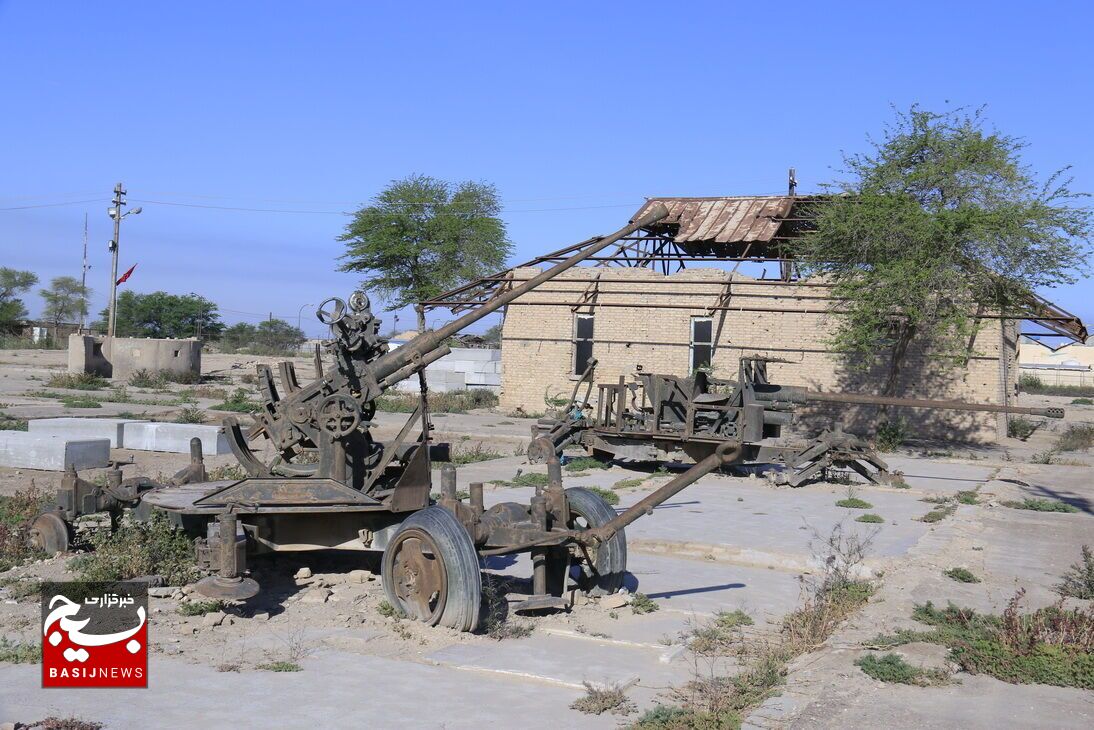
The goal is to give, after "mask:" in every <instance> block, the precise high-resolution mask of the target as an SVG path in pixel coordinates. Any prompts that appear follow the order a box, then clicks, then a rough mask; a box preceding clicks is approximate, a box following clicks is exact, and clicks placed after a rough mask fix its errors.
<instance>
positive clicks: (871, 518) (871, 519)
mask: <svg viewBox="0 0 1094 730" xmlns="http://www.w3.org/2000/svg"><path fill="white" fill-rule="evenodd" d="M884 521H885V518H884V517H882V516H881V515H875V514H872V513H869V512H868V513H866V514H864V515H859V516H858V517H856V518H855V522H865V523H867V524H871V525H880V524H881V523H882V522H884Z"/></svg>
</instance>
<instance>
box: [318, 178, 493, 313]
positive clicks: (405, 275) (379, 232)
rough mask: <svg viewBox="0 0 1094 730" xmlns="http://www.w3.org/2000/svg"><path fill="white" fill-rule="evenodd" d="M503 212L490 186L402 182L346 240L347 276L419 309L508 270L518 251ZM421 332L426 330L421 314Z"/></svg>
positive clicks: (365, 211)
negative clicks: (507, 262)
mask: <svg viewBox="0 0 1094 730" xmlns="http://www.w3.org/2000/svg"><path fill="white" fill-rule="evenodd" d="M500 211H501V203H500V201H499V200H498V193H497V190H496V188H495V187H494V186H493V185H490V184H488V183H481V182H472V181H467V182H461V183H457V184H452V183H448V182H445V181H444V180H438V179H436V178H432V177H427V176H425V175H411V176H410V177H408V178H405V179H403V180H395V181H393V182H392V183H391V184H389V185H388V187H387V188H386V189H385V190H384V191H383V192H381V193H380V194H379V195H378V196H377V197H376V199H375V200H374V201H373V202H372V204H371V205H366V206H364V207H362V208H361V209H360V210H358V211H357V212H356V213H354V215H353V220H352V221H350V223H349V224H348V225H347V226H346V232H345V233H344V234H342V235H341V236H339V238H338V240H339V241H342V242H344V243H345V244H346V252H345V254H343V255H342V256H341V257H340V260H342V261H344V263H343V264H342V265H341V267H340V270H341V271H354V272H364V273H367V274H368V277H369V278H367V279H365V280H364V281H363V282H362V283H361V288H362V289H363V290H365V291H373V292H376V293H377V294H379V295H380V296H381V297H383V298H384V299H386V300H388V302H389V304H390V306H391V308H392V309H396V308H398V307H403V306H406V305H408V304H416V303H418V302H420V301H423V300H425V299H428V298H429V297H432V296H436V295H437V294H440V293H442V292H444V291H447V290H448V289H451V288H453V287H455V286H458V285H460V284H462V283H464V282H467V281H470V280H472V279H475V278H477V277H479V276H485V275H486V274H488V273H490V272H492V271H497V270H498V269H500V268H502V267H503V266H504V264H505V260H506V258H508V256H509V252H510V250H511V248H512V244H511V243H510V242H509V239H508V237H507V236H506V232H505V223H504V222H502V220H501V219H500V218H499V217H498V213H499V212H500ZM418 331H419V332H424V331H425V313H424V312H423V311H421V309H419V310H418Z"/></svg>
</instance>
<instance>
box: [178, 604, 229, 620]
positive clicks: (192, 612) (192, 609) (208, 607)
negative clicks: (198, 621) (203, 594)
mask: <svg viewBox="0 0 1094 730" xmlns="http://www.w3.org/2000/svg"><path fill="white" fill-rule="evenodd" d="M227 605H228V604H227V603H225V602H224V601H186V602H183V603H180V604H179V607H178V613H179V615H181V616H204V615H205V614H207V613H215V612H217V611H223V610H224V607H225V606H227Z"/></svg>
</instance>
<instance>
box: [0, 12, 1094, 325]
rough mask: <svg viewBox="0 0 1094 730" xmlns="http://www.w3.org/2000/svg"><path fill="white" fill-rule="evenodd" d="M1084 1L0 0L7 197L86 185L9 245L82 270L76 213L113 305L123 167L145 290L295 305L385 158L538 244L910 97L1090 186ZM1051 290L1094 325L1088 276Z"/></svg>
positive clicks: (811, 149)
mask: <svg viewBox="0 0 1094 730" xmlns="http://www.w3.org/2000/svg"><path fill="white" fill-rule="evenodd" d="M1091 7H1092V6H1091V4H1090V3H1079V2H1075V3H1054V2H1041V3H1036V4H1032V3H1006V2H991V3H986V2H985V3H955V2H952V1H951V2H946V3H933V2H916V3H900V4H895V3H842V4H836V3H795V2H790V3H783V4H780V5H770V4H762V3H751V4H748V5H744V4H737V3H726V2H720V3H674V4H665V3H640V2H629V3H603V4H593V3H559V2H553V3H541V4H538V5H535V6H533V5H532V4H530V3H500V2H497V3H494V2H490V3H487V2H483V3H408V2H402V3H364V2H356V3H336V2H322V3H312V4H301V3H285V2H280V3H279V2H270V3H224V2H218V3H211V2H186V3H173V4H167V3H125V2H116V3H110V4H105V5H104V4H102V3H77V2H49V3H43V2H31V1H29V0H26V1H23V2H11V1H10V0H0V75H2V77H3V84H2V86H0V99H2V104H3V110H2V111H3V113H0V139H2V140H3V142H2V143H0V170H3V174H2V175H0V208H12V207H21V206H31V205H43V204H52V203H59V202H60V203H68V202H70V201H85V200H92V201H94V202H88V203H75V204H68V205H61V206H54V207H35V208H29V209H24V210H3V211H0V265H4V266H13V267H16V268H20V269H30V270H33V271H35V272H37V273H38V274H39V276H40V277H41V279H42V280H43V282H44V281H48V279H50V278H51V277H53V276H58V275H65V274H69V275H74V276H78V275H79V266H80V254H81V235H82V230H83V220H84V213H85V211H86V212H88V213H89V214H90V223H89V227H90V258H91V264H92V267H93V268H92V270H91V272H90V274H89V277H90V279H89V283H90V284H91V286H92V287H93V288H94V289H95V294H94V309H95V311H98V309H100V308H101V307H102V306H103V305H104V304H105V301H106V294H107V289H108V286H109V254H108V252H107V250H106V242H107V240H108V239H109V238H110V233H111V231H110V226H111V222H110V220H109V218H107V216H106V212H105V209H106V207H107V205H106V201H107V200H108V198H109V195H110V190H111V188H112V187H113V185H114V183H115V182H117V181H119V180H120V181H124V182H125V184H126V187H127V188H128V190H129V195H130V199H131V201H133V203H132V204H133V205H143V206H144V213H143V214H142V215H140V216H137V217H130V218H129V219H127V220H126V222H125V223H124V224H123V225H124V228H123V232H122V252H123V258H122V267H123V270H124V268H127V267H128V266H129V265H131V264H133V263H139V266H138V268H137V271H136V273H135V274H134V276H133V278H132V279H131V280H130V283H131V285H132V288H133V289H134V290H136V291H153V290H156V289H164V290H167V291H171V292H179V293H184V292H189V291H195V292H198V293H201V294H203V295H206V296H208V297H209V298H211V299H213V300H215V301H216V302H218V303H219V304H220V306H221V308H222V310H223V314H224V318H225V319H226V320H227V321H229V322H234V321H240V320H243V321H252V322H254V321H258V320H259V319H261V318H263V317H264V316H266V315H267V314H268V313H273V314H274V315H275V316H281V317H283V318H285V319H289V320H295V318H296V314H297V312H298V311H299V310H300V308H301V307H302V306H303V305H305V304H314V303H316V302H318V301H320V300H321V299H324V298H326V297H328V296H333V295H339V296H343V297H344V296H346V295H347V294H348V293H349V291H350V290H351V289H352V288H353V286H354V284H355V283H356V282H357V277H356V276H351V275H348V274H341V273H337V272H335V271H334V269H335V258H336V257H337V256H338V255H339V253H340V252H341V244H339V243H337V242H336V241H335V237H336V236H337V235H338V234H339V233H340V232H341V230H342V228H343V226H344V225H345V222H346V219H345V216H344V215H342V212H343V211H347V210H352V209H353V208H355V207H357V206H358V205H359V204H361V203H363V202H366V201H367V200H368V199H369V198H371V197H372V196H373V195H374V194H375V193H376V192H377V191H378V190H380V189H381V188H382V187H383V186H384V185H385V184H386V183H387V182H388V181H389V180H391V179H393V178H399V177H403V176H405V175H407V174H409V173H423V174H429V175H433V176H437V177H441V178H446V179H451V180H460V179H476V180H487V181H491V182H493V183H495V184H496V185H497V186H498V188H499V190H500V192H501V195H502V197H503V199H504V201H505V204H506V206H505V211H504V213H503V217H504V218H505V220H506V222H507V223H508V225H509V232H510V237H511V238H512V239H513V241H514V242H515V244H516V253H515V256H514V258H515V260H524V259H526V258H530V257H531V256H533V255H535V254H537V253H539V252H543V251H547V250H551V249H554V248H559V247H561V246H563V245H566V244H569V243H573V242H576V241H578V240H582V239H584V238H587V237H588V236H590V235H593V234H596V233H606V232H610V231H612V230H615V229H616V228H618V227H620V226H622V225H624V224H625V223H626V221H627V220H628V218H629V216H630V214H631V213H632V212H634V210H636V209H637V207H638V206H639V205H640V203H641V201H642V199H643V198H644V197H645V196H650V195H732V194H760V193H780V192H782V191H783V190H784V189H785V184H786V183H785V179H786V169H787V168H788V167H790V166H795V167H796V168H797V170H798V177H799V180H800V182H801V186H800V188H799V189H800V191H801V192H810V191H814V190H816V189H817V186H818V185H819V184H820V183H822V182H824V181H825V180H828V179H830V178H831V177H832V176H833V174H834V168H836V167H838V164H839V160H840V151H841V150H848V151H855V150H861V149H863V148H864V147H865V144H866V142H865V138H866V135H867V134H868V133H870V132H876V131H878V130H880V128H881V126H882V124H883V123H884V122H885V121H886V120H888V119H889V118H891V110H890V105H891V104H892V105H896V106H898V107H907V106H908V105H909V104H911V103H913V102H919V103H921V104H924V105H926V106H928V107H932V108H938V109H941V108H944V106H945V105H946V104H947V103H948V104H950V105H961V104H967V105H979V104H987V105H988V116H989V118H990V119H991V121H992V122H993V123H994V124H995V125H996V126H997V127H998V128H1000V129H1001V130H1002V131H1004V132H1007V133H1009V134H1013V135H1018V136H1021V137H1024V138H1026V140H1027V141H1028V142H1029V144H1030V148H1029V150H1028V151H1027V154H1026V160H1027V162H1029V163H1030V164H1031V165H1032V166H1033V167H1034V169H1036V170H1039V171H1043V172H1046V173H1047V172H1050V171H1052V170H1054V169H1056V168H1058V167H1060V166H1063V165H1067V164H1070V165H1073V166H1074V170H1073V172H1074V175H1075V178H1076V187H1077V188H1078V189H1081V190H1094V146H1092V144H1091V139H1092V138H1094V134H1092V132H1094V124H1092V121H1091V120H1092V118H1094V94H1091V92H1090V89H1091V76H1092V75H1094V50H1092V48H1094V44H1091V43H1090V41H1089V36H1088V32H1089V29H1090V27H1091V25H1092V23H1094V10H1092V9H1091ZM146 201H149V202H146ZM150 201H158V202H150ZM164 203H173V204H174V205H165V204H164ZM179 204H186V206H219V207H225V208H258V209H273V210H279V211H291V212H253V211H243V210H220V209H218V208H215V207H186V206H183V205H179ZM303 211H312V212H303ZM1046 294H1047V295H1048V296H1049V297H1050V298H1051V299H1053V300H1054V301H1056V302H1058V303H1059V304H1061V305H1062V306H1064V307H1066V308H1069V309H1071V310H1073V311H1075V312H1077V313H1079V314H1080V315H1082V316H1083V317H1084V319H1086V320H1088V321H1092V320H1094V297H1091V286H1090V283H1089V282H1088V281H1084V282H1080V283H1079V284H1077V285H1075V286H1071V287H1066V288H1060V289H1056V290H1052V291H1049V292H1046ZM26 301H27V304H28V306H29V308H30V309H31V310H32V313H37V312H38V310H39V309H40V307H41V300H40V298H39V297H38V296H37V295H36V294H34V295H31V296H29V297H27V298H26ZM309 309H310V307H306V308H305V309H304V318H303V323H304V325H305V329H306V330H307V331H308V332H309V333H310V334H318V333H319V332H320V331H321V329H322V328H321V327H320V326H319V325H318V323H317V322H315V320H314V319H313V318H312V317H311V316H310V315H309V314H308V311H309ZM444 316H446V315H445V313H443V312H437V313H434V315H432V317H436V318H442V317H444ZM384 317H385V319H386V320H387V323H390V318H391V315H390V314H388V315H384ZM404 323H405V324H407V325H410V324H411V323H412V318H411V316H410V314H409V312H404V313H402V315H401V316H400V324H404ZM385 327H386V325H385Z"/></svg>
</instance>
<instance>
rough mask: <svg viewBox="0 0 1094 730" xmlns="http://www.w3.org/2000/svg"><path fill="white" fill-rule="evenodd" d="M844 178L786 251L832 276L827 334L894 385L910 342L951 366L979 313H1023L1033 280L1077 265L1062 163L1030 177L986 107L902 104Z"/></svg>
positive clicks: (1079, 257)
mask: <svg viewBox="0 0 1094 730" xmlns="http://www.w3.org/2000/svg"><path fill="white" fill-rule="evenodd" d="M872 145H873V150H872V151H871V152H868V153H865V154H851V155H847V154H845V155H844V164H845V167H846V169H845V170H844V173H845V174H847V175H848V179H846V180H844V181H840V182H836V183H833V184H831V185H830V186H828V192H829V193H831V195H828V196H822V197H821V198H819V199H818V200H817V201H816V202H815V203H814V204H812V206H811V211H812V214H813V215H814V216H815V225H816V230H815V231H814V232H812V233H810V234H808V235H806V236H804V237H803V238H802V239H800V241H799V242H798V243H796V244H795V245H796V248H795V249H794V253H795V255H796V256H797V257H799V259H800V260H801V261H802V262H803V264H804V266H803V268H804V270H805V271H806V273H811V274H820V275H823V276H826V277H828V278H829V280H830V281H831V282H832V283H833V285H834V288H833V291H832V294H833V296H834V297H836V298H837V300H840V304H839V309H838V311H839V312H840V314H839V316H838V318H837V326H836V330H835V333H834V335H833V337H832V342H831V344H832V345H833V346H834V347H835V348H836V349H838V350H840V351H841V352H844V353H846V354H848V355H849V356H852V357H849V359H850V360H853V361H854V362H856V363H857V364H859V365H861V366H863V367H868V366H871V365H873V364H876V363H878V362H879V358H884V359H887V362H885V361H884V360H882V363H883V364H884V365H885V367H886V369H887V376H886V379H885V385H884V393H885V394H887V395H888V394H892V393H893V392H895V390H896V387H897V384H898V380H899V375H900V371H901V367H902V366H903V364H904V361H905V357H906V355H907V354H908V350H909V347H910V346H911V345H912V344H913V343H916V342H918V343H920V344H922V345H923V346H925V347H926V348H928V349H929V351H930V353H931V355H932V356H933V357H935V358H937V359H939V360H940V361H942V362H943V363H947V364H949V365H950V366H951V367H952V366H954V365H956V364H958V363H960V362H963V361H964V358H965V357H967V354H968V353H967V349H968V344H969V342H970V341H971V337H972V336H973V335H974V334H975V331H976V328H977V326H978V321H979V320H978V318H977V313H978V312H985V311H993V310H994V311H995V312H1003V313H1005V314H1008V315H1009V314H1016V313H1018V314H1020V313H1022V312H1024V311H1026V310H1025V307H1024V299H1025V297H1027V296H1028V294H1029V293H1030V292H1031V291H1032V290H1034V289H1036V288H1039V287H1052V286H1056V285H1059V284H1063V283H1072V282H1074V281H1075V280H1076V276H1077V275H1078V274H1080V273H1082V272H1084V271H1085V270H1086V262H1087V255H1088V247H1089V246H1088V244H1089V240H1090V233H1091V212H1090V210H1089V209H1087V208H1085V207H1082V206H1079V205H1077V204H1076V203H1077V201H1078V199H1079V198H1081V197H1085V196H1083V195H1081V194H1078V193H1075V192H1073V191H1072V190H1071V187H1070V185H1071V179H1070V178H1068V177H1067V176H1066V168H1065V169H1064V170H1060V171H1058V172H1056V173H1055V174H1053V175H1051V176H1049V177H1048V178H1047V182H1044V183H1038V181H1037V177H1036V175H1035V174H1034V172H1033V171H1032V170H1031V169H1030V168H1029V167H1028V166H1026V165H1025V164H1024V163H1023V162H1022V159H1021V153H1022V151H1023V149H1024V148H1025V147H1026V143H1025V142H1024V141H1022V140H1021V139H1018V138H1015V137H1009V136H1006V135H1003V134H1000V133H999V132H996V131H994V130H991V129H989V128H987V125H986V122H985V120H984V118H983V115H982V110H977V111H974V112H968V111H966V110H961V109H959V110H955V111H951V112H944V113H935V112H930V111H926V110H924V109H921V108H919V107H917V106H913V107H912V108H911V109H910V110H909V111H908V112H906V113H903V112H898V113H897V116H896V120H895V122H893V123H892V124H891V125H889V126H888V127H887V128H886V129H885V132H884V134H883V135H882V137H881V139H880V140H878V141H876V142H872Z"/></svg>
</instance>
